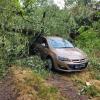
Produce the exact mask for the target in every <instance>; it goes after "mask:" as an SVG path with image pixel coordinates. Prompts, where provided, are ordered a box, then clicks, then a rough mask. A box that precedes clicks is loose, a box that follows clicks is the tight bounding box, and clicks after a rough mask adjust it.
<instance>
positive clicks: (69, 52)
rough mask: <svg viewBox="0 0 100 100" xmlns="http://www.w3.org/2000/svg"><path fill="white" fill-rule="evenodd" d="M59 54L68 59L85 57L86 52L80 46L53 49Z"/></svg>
mask: <svg viewBox="0 0 100 100" xmlns="http://www.w3.org/2000/svg"><path fill="white" fill-rule="evenodd" d="M52 51H53V52H54V53H55V54H56V55H57V56H60V57H64V58H68V59H84V58H86V54H85V53H84V52H83V51H81V50H80V49H78V48H60V49H53V50H52Z"/></svg>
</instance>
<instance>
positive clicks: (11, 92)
mask: <svg viewBox="0 0 100 100" xmlns="http://www.w3.org/2000/svg"><path fill="white" fill-rule="evenodd" d="M21 74H22V73H21ZM14 78H15V77H14V74H13V73H11V71H10V73H8V74H7V76H6V77H5V78H4V79H3V80H2V81H0V100H17V97H18V96H19V93H18V89H16V85H15V83H14V80H15V79H14ZM19 78H20V79H21V76H20V75H19V77H18V79H19ZM67 78H68V77H67ZM67 78H66V75H65V76H64V75H61V74H53V75H52V76H51V77H50V78H48V79H47V80H46V81H47V83H48V84H51V85H53V86H55V87H57V88H58V89H59V91H60V93H61V96H63V97H64V98H66V100H88V97H87V96H85V95H79V91H78V89H77V88H76V87H75V86H74V84H73V82H72V81H71V80H69V79H67ZM20 79H19V80H20ZM18 100H20V99H18ZM21 100H26V99H21ZM29 100H31V99H29ZM32 100H33V99H32Z"/></svg>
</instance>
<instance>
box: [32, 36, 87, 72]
mask: <svg viewBox="0 0 100 100" xmlns="http://www.w3.org/2000/svg"><path fill="white" fill-rule="evenodd" d="M31 49H32V52H34V53H36V54H38V55H40V56H41V58H42V59H45V60H47V63H48V68H49V69H50V70H51V69H56V70H60V71H66V72H73V71H81V70H83V69H85V68H86V67H87V65H88V58H87V55H86V54H85V53H84V52H83V51H82V50H80V49H79V48H76V47H74V46H73V45H72V43H70V42H69V41H68V40H66V39H63V38H61V37H55V36H48V37H40V38H39V39H38V40H37V41H36V42H35V43H33V44H32V46H31Z"/></svg>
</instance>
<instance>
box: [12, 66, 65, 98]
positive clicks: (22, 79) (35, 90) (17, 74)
mask: <svg viewBox="0 0 100 100" xmlns="http://www.w3.org/2000/svg"><path fill="white" fill-rule="evenodd" d="M11 72H12V73H13V79H14V83H15V84H16V87H17V90H18V91H19V97H18V98H17V99H18V100H23V99H24V100H65V99H64V98H63V97H62V96H61V94H60V92H59V91H58V89H57V88H55V87H53V86H51V85H50V84H47V83H46V82H45V80H44V79H43V78H41V76H40V75H38V74H36V73H34V72H33V71H32V70H31V69H30V68H21V67H18V66H14V67H12V68H11Z"/></svg>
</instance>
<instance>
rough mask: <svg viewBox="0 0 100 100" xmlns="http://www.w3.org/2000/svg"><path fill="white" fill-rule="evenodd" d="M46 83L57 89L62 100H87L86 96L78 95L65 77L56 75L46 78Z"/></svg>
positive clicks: (76, 90) (71, 83)
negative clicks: (65, 99) (63, 99)
mask: <svg viewBox="0 0 100 100" xmlns="http://www.w3.org/2000/svg"><path fill="white" fill-rule="evenodd" d="M47 82H48V84H52V85H53V86H55V87H56V88H58V89H59V91H60V92H61V95H62V96H63V97H64V98H68V99H69V100H88V96H86V95H80V93H79V91H78V89H77V88H76V87H75V86H74V84H73V82H72V81H71V80H69V79H67V80H66V78H65V76H62V75H59V74H56V75H53V76H52V77H51V78H48V79H47Z"/></svg>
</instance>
